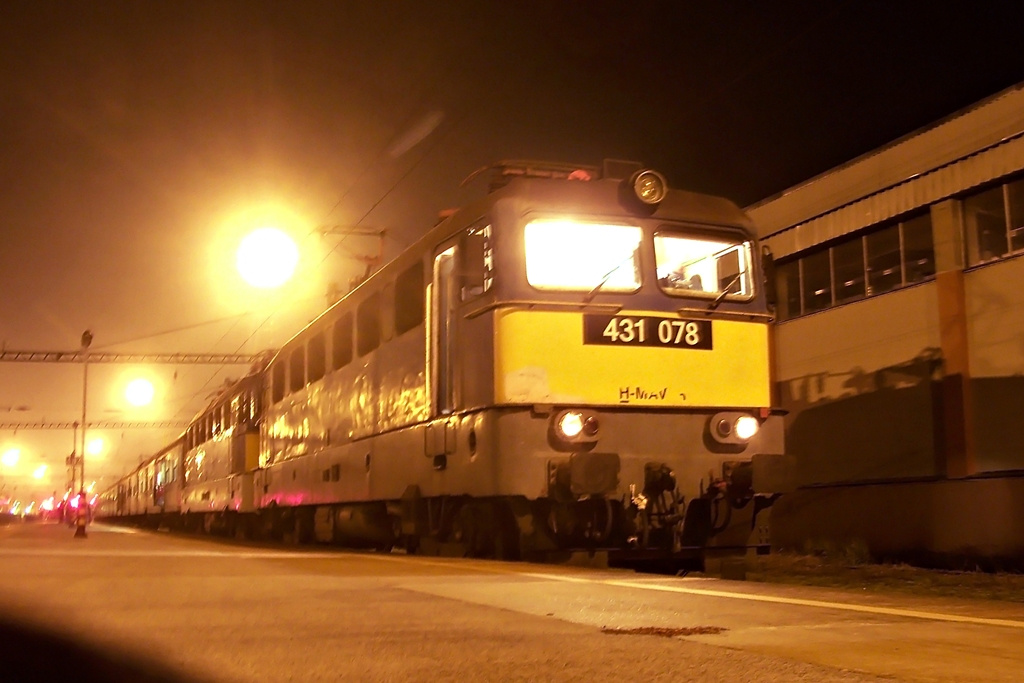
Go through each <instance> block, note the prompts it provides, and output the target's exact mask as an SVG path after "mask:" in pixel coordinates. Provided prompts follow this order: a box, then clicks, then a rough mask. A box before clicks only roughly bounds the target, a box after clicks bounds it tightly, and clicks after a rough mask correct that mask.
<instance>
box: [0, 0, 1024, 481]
mask: <svg viewBox="0 0 1024 683" xmlns="http://www.w3.org/2000/svg"><path fill="white" fill-rule="evenodd" d="M998 5H999V6H1000V7H1006V8H1009V7H1011V6H1012V3H998ZM979 7H980V8H982V9H979ZM1022 19H1024V7H1022V8H1021V9H999V10H997V9H995V8H987V7H986V6H985V4H984V3H971V4H968V3H959V4H958V3H952V4H951V3H939V4H935V3H882V2H878V3H875V2H858V3H841V2H820V1H819V2H806V3H794V2H781V3H779V2H714V3H692V2H683V1H678V2H657V1H648V2H598V1H594V0H591V1H586V2H585V1H560V0H548V1H546V2H538V1H527V2H512V1H508V2H487V1H485V0H455V1H445V2H436V3H433V2H422V1H421V2H387V1H378V2H364V1H362V0H355V1H344V0H338V1H337V2H302V1H301V0H299V1H296V2H264V1H257V0H248V1H244V2H217V1H202V2H189V1H177V2H146V1H142V0H133V1H130V2H111V1H106V0H105V1H102V2H97V1H89V2H84V1H83V2H77V1H62V2H56V1H54V2H46V1H24V2H22V1H12V0H2V1H0V79H2V80H0V141H2V143H0V184H2V189H0V221H2V222H0V226H2V227H0V236H2V238H0V273H2V274H0V286H2V293H0V342H2V344H3V345H4V347H5V348H7V349H17V350H22V349H30V350H64V349H72V350H73V349H75V348H77V347H78V344H79V339H80V335H81V333H82V331H83V330H85V329H91V330H92V331H93V333H94V336H95V341H94V344H93V348H94V349H97V350H105V351H126V352H128V351H131V352H154V351H164V352H171V351H179V352H221V353H235V352H239V353H255V352H257V351H259V350H261V349H263V348H267V347H271V346H275V345H277V344H280V343H281V342H282V341H284V340H285V339H286V338H287V337H288V336H290V335H291V334H293V333H294V332H295V331H297V330H298V329H299V327H300V326H301V325H302V324H304V323H305V322H307V321H308V320H309V319H310V318H312V317H313V316H314V315H315V314H316V313H317V312H318V310H320V309H321V308H322V306H323V304H324V293H325V292H326V289H327V286H328V283H329V282H332V281H334V282H338V283H340V284H342V285H344V284H345V283H347V282H348V280H349V278H351V277H352V276H353V275H355V274H356V273H358V272H359V271H360V270H361V269H362V265H361V264H360V263H359V261H358V259H357V257H359V256H365V255H369V254H371V253H373V251H375V250H376V249H377V247H378V245H377V243H376V242H374V241H373V240H367V239H365V238H348V239H344V240H342V239H341V238H337V237H333V238H323V237H321V236H319V234H318V233H317V228H319V227H322V226H344V227H362V228H369V229H374V230H382V229H383V230H386V237H385V239H384V242H383V250H384V253H385V254H386V255H389V256H390V255H394V254H395V253H397V252H398V250H400V249H401V248H402V247H403V246H405V245H406V244H408V243H409V242H410V241H412V240H413V239H414V238H416V237H417V236H418V235H419V234H421V233H422V232H423V231H424V230H425V229H426V228H427V227H429V226H430V225H432V224H433V223H434V217H435V216H436V214H437V212H438V211H439V210H441V209H445V208H448V207H452V206H457V205H458V204H460V203H462V202H464V201H466V200H467V199H469V198H471V197H473V196H477V195H478V194H479V193H480V192H481V191H482V188H481V187H480V185H479V184H470V185H469V186H467V187H463V188H460V187H459V184H460V182H461V181H462V180H463V178H465V177H466V176H467V175H469V174H470V173H471V172H472V171H474V170H475V169H477V168H479V167H480V166H483V165H485V164H488V163H491V162H494V161H496V160H499V159H505V158H531V159H550V160H564V161H575V162H579V163H586V164H593V163H599V162H600V160H601V159H602V158H605V157H613V158H625V159H637V160H641V161H644V162H645V163H647V164H648V165H650V166H651V167H653V168H657V169H659V170H660V171H662V172H663V173H664V174H665V175H666V176H667V177H668V179H669V181H670V182H671V183H672V184H673V185H675V186H678V187H685V188H688V189H693V190H698V191H706V192H712V193H716V194H721V195H724V196H727V197H729V198H731V199H733V200H734V201H736V202H737V203H738V204H740V205H749V204H751V203H753V202H755V201H758V200H760V199H763V198H765V197H768V196H770V195H773V194H775V193H777V192H780V191H782V190H784V189H785V188H787V187H790V186H792V185H795V184H797V183H799V182H801V181H803V180H806V179H807V178H810V177H812V176H814V175H816V174H818V173H821V172H823V171H826V170H828V169H829V168H831V167H833V166H835V165H838V164H840V163H843V162H845V161H848V160H850V159H852V158H854V157H856V156H859V155H860V154H863V153H865V152H868V151H870V150H872V149H874V148H876V147H878V146H880V145H883V144H885V143H887V142H890V141H892V140H894V139H896V138H898V137H901V136H903V135H905V134H908V133H910V132H912V131H914V130H916V129H918V128H920V127H922V126H925V125H928V124H929V123H932V122H934V121H936V120H937V119H940V118H942V117H945V116H947V115H949V114H951V113H953V112H954V111H956V110H959V109H961V108H963V107H966V106H969V105H970V104H972V103H974V102H976V101H978V100H980V99H983V98H985V97H988V96H990V95H992V94H995V93H997V92H999V91H1000V90H1002V89H1004V88H1006V87H1009V86H1012V85H1014V84H1016V83H1018V82H1020V81H1024V53H1022V52H1021V49H1020V47H1019V45H1020V38H1019V33H1020V27H1021V26H1024V22H1022V21H1021V20H1022ZM270 220H273V221H275V222H278V223H280V224H282V227H286V228H287V229H288V230H289V231H290V232H292V233H293V234H294V236H295V237H296V238H297V239H298V240H299V241H300V246H301V247H302V248H303V250H304V256H303V259H304V260H303V262H302V264H301V266H300V269H301V273H302V276H301V277H300V278H298V279H297V280H296V282H294V283H293V284H292V285H290V286H289V287H287V288H285V289H284V290H282V291H280V292H276V293H273V294H269V295H268V294H260V293H257V292H256V291H255V290H253V289H252V288H249V287H247V286H245V285H243V284H242V283H240V282H239V280H238V277H237V274H236V272H235V269H234V264H233V256H234V254H233V251H234V248H235V245H236V244H237V241H238V239H239V238H240V236H241V235H242V234H243V233H244V231H245V230H247V229H251V228H253V227H258V226H257V225H256V223H258V222H261V221H263V222H266V221H270ZM129 370H137V368H125V367H123V366H115V365H106V366H95V367H93V368H91V369H90V375H89V383H90V384H89V404H90V415H91V416H92V417H91V418H90V419H125V420H130V419H131V420H134V419H144V420H154V419H177V420H185V419H187V418H189V417H191V416H192V415H193V414H194V413H195V412H196V411H197V410H199V409H200V408H201V407H202V405H203V404H204V402H205V401H206V400H207V399H208V397H209V396H210V395H211V394H212V393H213V392H214V391H215V390H216V389H217V387H218V386H219V385H220V384H221V383H223V381H224V380H225V379H226V378H227V377H231V376H238V374H239V372H240V368H238V367H234V368H214V367H210V366H203V367H190V368H175V367H170V366H164V367H158V368H151V369H149V370H148V372H149V373H150V374H151V376H152V377H153V378H154V380H155V381H157V383H158V385H159V386H158V389H159V390H160V391H161V393H160V396H159V397H158V399H157V402H158V405H156V406H154V407H152V408H150V409H149V410H148V411H147V412H145V413H139V414H135V413H131V414H130V413H128V411H127V410H126V409H125V408H124V406H123V401H121V400H120V398H119V397H118V394H119V391H120V390H121V388H122V384H123V378H124V377H125V376H126V373H128V371H129ZM81 387H82V374H81V368H80V367H77V366H67V365H64V366H42V365H36V364H32V365H25V364H13V363H4V364H0V421H4V422H37V421H70V420H75V419H78V418H80V416H81V398H82V388H81ZM173 434H174V430H170V431H168V430H163V431H154V430H126V431H120V432H109V433H105V434H103V437H104V438H105V439H106V440H107V441H108V444H109V450H108V453H107V454H106V455H104V456H103V457H102V459H101V460H98V461H97V462H96V463H95V464H94V465H90V472H96V473H98V474H107V475H109V474H114V473H121V472H124V471H126V470H127V469H129V468H130V467H131V466H133V465H134V464H135V463H137V462H138V459H139V457H140V456H141V455H144V454H148V453H151V452H152V451H153V450H155V449H156V448H158V447H159V446H161V445H163V444H164V443H166V442H167V441H169V440H170V438H172V437H173ZM12 445H17V446H18V447H20V448H21V449H22V457H23V460H24V461H25V462H26V463H27V462H29V461H31V462H37V461H41V462H45V463H47V464H49V465H50V466H51V468H52V470H53V473H52V478H51V480H49V481H48V482H44V484H43V485H42V486H44V487H45V488H46V489H47V490H63V487H64V483H65V478H66V477H65V470H64V465H63V463H64V458H65V456H66V455H67V454H68V452H70V450H71V448H72V436H71V434H70V433H66V432H52V431H50V432H43V431H33V430H24V429H22V430H20V431H18V432H17V434H15V433H14V432H13V431H12V430H10V429H7V430H0V451H2V450H5V449H6V448H8V447H11V446H12ZM17 477H18V475H17V474H15V473H11V472H8V473H7V475H6V477H4V478H0V497H2V495H3V488H2V487H3V486H5V485H7V484H5V483H4V482H7V483H8V484H10V486H9V487H8V488H7V489H6V490H7V491H10V490H11V489H12V488H13V486H15V485H18V481H20V480H18V479H17ZM20 486H22V488H21V491H24V490H25V489H26V488H28V487H29V486H30V484H28V483H27V481H22V482H21V483H20Z"/></svg>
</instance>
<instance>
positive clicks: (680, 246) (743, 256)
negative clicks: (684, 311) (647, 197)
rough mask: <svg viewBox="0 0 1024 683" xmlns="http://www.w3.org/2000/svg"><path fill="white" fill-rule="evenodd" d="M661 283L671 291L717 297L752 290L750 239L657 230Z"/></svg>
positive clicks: (737, 295) (656, 252)
mask: <svg viewBox="0 0 1024 683" xmlns="http://www.w3.org/2000/svg"><path fill="white" fill-rule="evenodd" d="M654 255H655V258H656V260H657V272H658V284H659V285H660V286H661V288H662V289H663V290H665V291H666V292H667V293H669V294H674V295H678V296H699V297H712V298H715V299H718V298H719V297H725V298H741V299H746V298H749V297H750V296H751V294H752V282H753V279H752V277H751V266H750V263H751V259H750V242H747V241H743V240H734V239H730V238H728V237H726V236H719V235H715V236H702V235H683V234H679V233H657V234H655V236H654Z"/></svg>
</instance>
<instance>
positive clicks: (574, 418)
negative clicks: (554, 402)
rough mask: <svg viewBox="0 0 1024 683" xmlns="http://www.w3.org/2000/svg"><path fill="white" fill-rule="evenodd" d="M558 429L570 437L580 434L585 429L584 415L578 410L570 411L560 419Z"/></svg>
mask: <svg viewBox="0 0 1024 683" xmlns="http://www.w3.org/2000/svg"><path fill="white" fill-rule="evenodd" d="M558 429H559V431H561V432H562V434H563V435H565V436H566V437H568V438H570V439H571V438H573V437H574V436H579V433H580V432H582V431H583V416H582V415H580V414H579V413H577V412H572V411H570V412H568V413H566V414H565V415H563V416H562V417H561V419H559V420H558Z"/></svg>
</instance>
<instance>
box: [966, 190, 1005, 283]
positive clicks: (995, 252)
mask: <svg viewBox="0 0 1024 683" xmlns="http://www.w3.org/2000/svg"><path fill="white" fill-rule="evenodd" d="M963 208H964V233H965V235H966V237H967V263H968V265H972V266H973V265H975V264H978V263H985V262H986V261H991V260H992V259H996V258H999V257H1000V256H1004V255H1005V254H1006V252H1007V251H1008V250H1009V247H1008V241H1007V229H1006V206H1005V203H1004V201H1003V186H1002V185H1000V186H999V187H993V188H990V189H988V190H985V191H984V192H979V193H977V194H974V195H971V196H969V197H966V198H965V199H964V201H963Z"/></svg>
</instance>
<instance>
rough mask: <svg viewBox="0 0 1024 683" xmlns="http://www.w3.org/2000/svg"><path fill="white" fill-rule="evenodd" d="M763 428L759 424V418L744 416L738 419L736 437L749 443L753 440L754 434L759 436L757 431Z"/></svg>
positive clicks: (735, 429)
mask: <svg viewBox="0 0 1024 683" xmlns="http://www.w3.org/2000/svg"><path fill="white" fill-rule="evenodd" d="M760 427H761V425H760V423H758V421H757V418H754V417H751V416H750V415H743V416H742V417H739V418H737V419H736V425H735V428H734V431H735V432H736V437H737V438H740V439H743V440H744V441H747V440H749V439H751V438H753V436H754V434H757V430H758V429H759V428H760Z"/></svg>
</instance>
